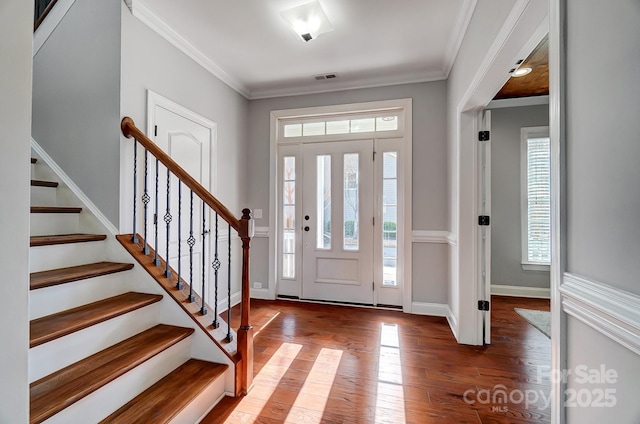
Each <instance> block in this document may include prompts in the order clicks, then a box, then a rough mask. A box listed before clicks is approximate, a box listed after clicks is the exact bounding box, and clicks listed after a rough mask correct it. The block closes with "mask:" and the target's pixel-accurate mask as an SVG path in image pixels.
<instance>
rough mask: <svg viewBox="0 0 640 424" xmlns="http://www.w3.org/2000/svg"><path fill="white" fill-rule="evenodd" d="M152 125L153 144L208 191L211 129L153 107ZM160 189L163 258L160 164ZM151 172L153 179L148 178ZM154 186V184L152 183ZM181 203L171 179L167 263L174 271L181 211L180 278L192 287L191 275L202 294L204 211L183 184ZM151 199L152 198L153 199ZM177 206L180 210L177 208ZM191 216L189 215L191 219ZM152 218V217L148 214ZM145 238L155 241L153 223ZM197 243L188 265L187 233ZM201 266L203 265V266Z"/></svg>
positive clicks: (162, 235)
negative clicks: (155, 129)
mask: <svg viewBox="0 0 640 424" xmlns="http://www.w3.org/2000/svg"><path fill="white" fill-rule="evenodd" d="M153 116H155V125H156V126H157V135H156V136H155V140H154V141H155V143H156V144H157V145H158V146H159V147H160V148H161V149H162V150H164V151H165V152H166V153H167V154H168V155H169V156H171V158H172V159H173V160H175V161H176V162H177V163H178V164H179V165H180V166H181V167H182V168H184V169H185V171H187V172H188V173H189V174H190V175H191V176H192V177H193V178H194V179H195V180H196V181H198V182H199V183H200V184H202V185H203V187H205V188H206V189H207V190H209V191H211V185H212V181H211V150H212V145H213V142H214V132H213V130H212V128H209V127H207V126H204V125H201V124H200V123H197V122H194V121H193V120H191V119H189V118H187V117H184V116H182V115H180V114H178V113H176V112H173V111H171V110H169V109H166V108H164V107H162V106H159V105H156V106H155V107H154V115H153ZM153 162H154V165H153V166H151V165H150V166H149V172H150V177H151V178H155V161H153ZM159 171H160V172H159V182H158V184H159V187H160V191H159V193H158V200H159V204H158V209H159V210H158V216H157V220H158V243H157V245H158V250H159V252H158V253H159V254H160V255H161V256H162V257H166V246H167V243H166V240H167V238H166V235H167V232H166V222H165V217H166V214H167V171H166V168H165V167H163V166H162V165H160V169H159ZM151 172H153V173H154V174H153V176H152V175H151ZM151 186H153V184H151ZM181 191H182V196H181V201H180V202H179V201H178V179H177V178H175V177H174V176H171V179H170V184H169V189H168V194H169V199H168V202H169V205H170V208H169V211H170V212H169V213H170V214H171V216H172V217H171V221H170V230H169V264H170V266H171V267H173V268H174V269H176V270H177V268H178V266H177V263H178V211H179V209H181V211H182V213H181V218H180V221H181V222H180V233H181V236H180V240H181V246H180V257H181V277H182V278H183V279H184V280H185V281H186V282H187V283H189V284H191V275H193V282H194V284H193V287H194V289H195V290H196V292H197V293H200V292H201V287H202V269H203V268H204V269H205V270H206V271H205V278H208V275H207V274H208V273H209V272H210V268H211V267H210V266H205V265H206V264H207V263H208V262H209V261H208V259H207V258H208V257H209V254H208V252H209V250H210V247H209V240H208V239H205V240H204V241H203V212H202V201H201V200H200V198H198V197H197V196H193V202H192V201H191V193H190V190H189V189H188V188H186V187H185V186H184V185H183V186H182V188H181ZM152 197H153V196H152ZM179 203H180V208H179ZM192 203H193V215H191V205H192ZM149 206H150V213H151V214H153V213H155V210H154V205H152V204H150V205H149ZM206 210H207V212H206V213H205V219H206V223H205V225H206V228H207V229H209V228H210V227H211V225H210V223H211V216H210V213H209V210H210V209H209V208H206ZM190 215H191V216H190ZM151 216H153V215H151ZM148 233H149V236H148V239H149V241H150V242H155V238H154V236H153V235H154V229H153V220H152V219H151V220H150V221H149V228H148ZM191 233H192V234H193V237H194V238H195V240H196V243H195V245H194V246H193V263H191V262H190V260H191V256H190V254H189V253H190V252H189V246H188V244H187V240H188V239H189V236H190V234H191ZM203 263H204V265H203Z"/></svg>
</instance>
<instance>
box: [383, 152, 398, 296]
mask: <svg viewBox="0 0 640 424" xmlns="http://www.w3.org/2000/svg"><path fill="white" fill-rule="evenodd" d="M382 170H383V171H382V262H383V264H382V266H383V281H382V284H383V285H385V286H397V285H398V245H397V240H398V153H397V152H385V153H384V155H383V158H382Z"/></svg>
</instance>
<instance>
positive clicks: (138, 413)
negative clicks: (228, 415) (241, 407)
mask: <svg viewBox="0 0 640 424" xmlns="http://www.w3.org/2000/svg"><path fill="white" fill-rule="evenodd" d="M227 368H228V365H224V364H215V363H213V362H207V361H202V360H200V359H189V360H188V361H187V362H185V363H184V364H182V365H180V366H179V367H178V368H176V369H175V370H174V371H172V372H171V373H169V374H168V375H167V376H165V377H164V378H162V379H161V380H160V381H158V382H157V383H156V384H154V385H153V386H151V387H149V388H148V389H147V390H145V391H144V392H142V393H141V394H139V395H138V396H136V397H135V398H134V399H132V400H131V401H130V402H128V403H127V404H126V405H124V406H122V407H121V408H120V409H118V410H117V411H115V412H114V413H113V414H111V415H109V416H108V417H107V418H105V419H104V420H102V421H101V422H100V423H101V424H103V423H104V424H107V423H112V424H115V423H121V424H129V423H158V424H159V423H168V422H170V421H171V419H173V418H174V417H175V416H176V415H177V414H178V413H179V412H180V411H182V410H183V409H184V408H185V407H186V406H187V405H188V404H189V403H190V402H191V401H192V400H193V399H195V398H196V397H197V396H198V394H200V393H201V392H202V391H203V390H204V389H205V388H207V387H208V386H209V385H210V384H211V383H213V381H215V379H216V378H218V377H219V376H220V375H222V374H223V373H224V372H225V371H226V369H227Z"/></svg>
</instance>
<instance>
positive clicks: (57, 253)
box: [29, 241, 105, 272]
mask: <svg viewBox="0 0 640 424" xmlns="http://www.w3.org/2000/svg"><path fill="white" fill-rule="evenodd" d="M104 259H105V245H104V243H101V242H99V241H93V242H86V243H71V244H60V245H52V246H38V247H32V248H31V249H29V267H30V269H31V272H39V271H47V270H49V269H55V268H64V267H68V266H76V265H84V264H89V263H93V262H99V261H102V260H104Z"/></svg>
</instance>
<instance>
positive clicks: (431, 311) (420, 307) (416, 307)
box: [411, 302, 449, 317]
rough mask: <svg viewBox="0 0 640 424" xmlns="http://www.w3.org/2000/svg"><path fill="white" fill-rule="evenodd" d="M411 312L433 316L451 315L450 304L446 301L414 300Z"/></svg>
mask: <svg viewBox="0 0 640 424" xmlns="http://www.w3.org/2000/svg"><path fill="white" fill-rule="evenodd" d="M411 313H412V314H417V315H429V316H432V317H446V316H448V315H449V305H447V304H446V303H426V302H413V303H412V304H411Z"/></svg>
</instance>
